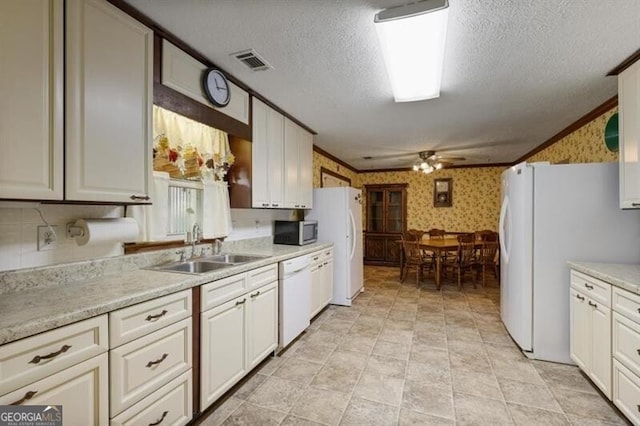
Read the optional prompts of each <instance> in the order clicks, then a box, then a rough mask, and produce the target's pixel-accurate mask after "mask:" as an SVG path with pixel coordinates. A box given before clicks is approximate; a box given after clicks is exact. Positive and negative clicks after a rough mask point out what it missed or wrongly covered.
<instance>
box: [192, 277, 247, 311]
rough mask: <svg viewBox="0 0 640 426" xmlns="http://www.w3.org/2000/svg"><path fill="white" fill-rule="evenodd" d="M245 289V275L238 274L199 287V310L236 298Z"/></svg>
mask: <svg viewBox="0 0 640 426" xmlns="http://www.w3.org/2000/svg"><path fill="white" fill-rule="evenodd" d="M246 290H247V275H246V274H238V275H233V276H231V277H227V278H223V279H221V280H217V281H214V282H212V283H209V284H205V285H203V286H202V287H200V291H201V293H200V298H201V299H202V301H201V303H200V305H201V306H200V307H201V311H202V312H203V311H206V310H207V309H210V308H213V307H215V306H218V305H220V304H221V303H224V302H226V301H228V300H231V299H233V298H236V297H238V296H240V295H241V294H243V293H245V292H246Z"/></svg>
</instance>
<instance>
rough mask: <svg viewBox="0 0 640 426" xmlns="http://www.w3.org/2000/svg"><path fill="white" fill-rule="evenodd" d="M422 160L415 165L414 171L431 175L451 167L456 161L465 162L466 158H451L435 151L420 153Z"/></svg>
mask: <svg viewBox="0 0 640 426" xmlns="http://www.w3.org/2000/svg"><path fill="white" fill-rule="evenodd" d="M418 156H419V157H420V160H419V161H418V162H416V163H414V165H413V170H415V171H416V172H422V173H431V172H433V171H435V170H440V169H442V168H443V167H447V166H450V165H451V164H452V163H453V162H454V161H464V160H466V158H464V157H450V156H446V155H440V154H437V153H436V152H435V151H420V152H419V153H418Z"/></svg>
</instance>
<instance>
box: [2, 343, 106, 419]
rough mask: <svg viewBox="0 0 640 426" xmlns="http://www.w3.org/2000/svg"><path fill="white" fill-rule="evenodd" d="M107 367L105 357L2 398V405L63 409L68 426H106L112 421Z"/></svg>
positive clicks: (94, 358)
mask: <svg viewBox="0 0 640 426" xmlns="http://www.w3.org/2000/svg"><path fill="white" fill-rule="evenodd" d="M108 365H109V356H108V355H107V354H106V353H104V354H101V355H98V356H95V357H93V358H90V359H88V360H86V361H83V362H81V363H79V364H77V365H74V366H73V367H69V368H67V369H65V370H62V371H59V372H58V373H56V374H53V375H51V376H48V377H45V378H44V379H42V380H39V381H37V382H34V383H31V384H28V385H27V386H24V387H22V388H21V389H18V390H16V391H14V392H11V393H9V394H7V395H4V396H0V405H9V404H15V403H16V402H20V404H16V405H62V407H63V408H62V416H63V420H64V424H65V425H72V426H75V425H82V426H85V425H86V426H102V425H106V424H107V423H108V421H109V403H108V393H109V374H108V373H107V368H108ZM29 395H30V396H31V397H30V398H28V399H27V398H26V397H27V396H29ZM36 423H38V422H36ZM44 423H47V422H44ZM16 424H21V423H20V422H16Z"/></svg>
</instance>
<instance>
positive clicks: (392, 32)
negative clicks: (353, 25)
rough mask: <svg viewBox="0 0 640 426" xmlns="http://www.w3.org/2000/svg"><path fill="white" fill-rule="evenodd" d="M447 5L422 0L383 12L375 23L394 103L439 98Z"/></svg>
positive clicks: (441, 2)
mask: <svg viewBox="0 0 640 426" xmlns="http://www.w3.org/2000/svg"><path fill="white" fill-rule="evenodd" d="M448 16H449V2H448V1H447V0H425V1H420V2H417V3H411V4H408V5H405V6H399V7H393V8H389V9H385V10H383V11H381V12H379V13H377V14H376V16H375V18H374V22H375V24H376V30H377V32H378V38H379V39H380V45H381V46H382V54H383V55H384V61H385V65H386V67H387V74H388V75H389V79H390V80H391V88H392V89H393V97H394V99H395V101H396V102H411V101H421V100H424V99H432V98H437V97H438V96H440V83H441V81H442V65H443V62H444V45H445V41H446V38H447V21H448Z"/></svg>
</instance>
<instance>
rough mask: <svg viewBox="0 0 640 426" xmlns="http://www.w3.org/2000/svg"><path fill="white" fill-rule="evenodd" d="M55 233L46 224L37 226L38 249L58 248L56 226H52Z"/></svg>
mask: <svg viewBox="0 0 640 426" xmlns="http://www.w3.org/2000/svg"><path fill="white" fill-rule="evenodd" d="M51 228H53V230H54V232H55V234H54V233H53V232H51V229H49V227H48V226H38V251H45V250H55V249H57V248H58V238H57V235H58V227H57V226H52V227H51Z"/></svg>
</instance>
